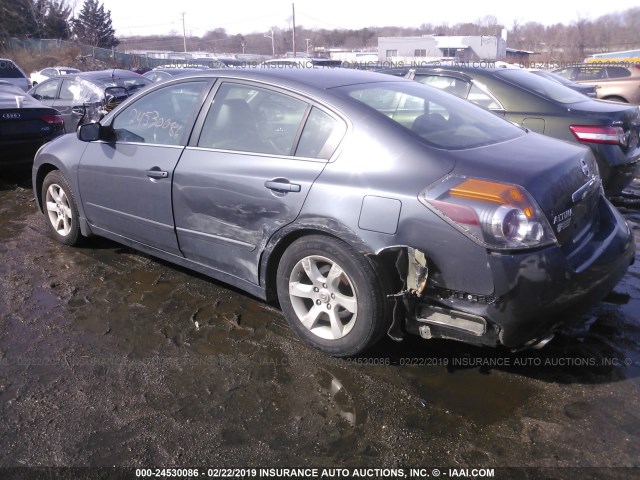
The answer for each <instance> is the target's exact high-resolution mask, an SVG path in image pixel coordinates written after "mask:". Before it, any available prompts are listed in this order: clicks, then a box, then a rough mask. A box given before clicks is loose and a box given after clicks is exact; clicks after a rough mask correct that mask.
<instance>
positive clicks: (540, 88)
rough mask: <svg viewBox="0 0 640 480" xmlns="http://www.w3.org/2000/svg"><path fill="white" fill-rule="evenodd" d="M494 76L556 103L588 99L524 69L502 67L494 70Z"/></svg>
mask: <svg viewBox="0 0 640 480" xmlns="http://www.w3.org/2000/svg"><path fill="white" fill-rule="evenodd" d="M496 76H498V77H499V78H502V79H503V80H506V81H507V82H509V83H511V84H513V85H515V86H517V87H520V88H524V89H525V90H528V91H530V92H532V93H535V94H537V95H540V96H541V97H545V98H548V99H551V100H553V101H555V102H558V103H578V102H586V101H589V98H587V97H585V96H584V95H582V94H581V93H578V92H576V91H575V90H572V89H571V88H569V87H565V86H564V85H560V84H559V83H558V82H554V81H553V80H548V79H546V78H543V77H540V76H538V75H534V74H533V73H531V72H527V71H526V70H518V69H504V70H500V71H499V72H496Z"/></svg>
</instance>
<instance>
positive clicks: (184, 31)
mask: <svg viewBox="0 0 640 480" xmlns="http://www.w3.org/2000/svg"><path fill="white" fill-rule="evenodd" d="M184 14H185V12H182V39H183V40H184V52H185V53H187V30H186V29H185V27H184Z"/></svg>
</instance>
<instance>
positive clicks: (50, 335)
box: [0, 173, 640, 478]
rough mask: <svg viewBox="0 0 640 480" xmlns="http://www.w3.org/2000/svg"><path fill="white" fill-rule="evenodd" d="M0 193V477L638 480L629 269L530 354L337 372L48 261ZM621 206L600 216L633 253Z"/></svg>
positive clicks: (170, 301)
mask: <svg viewBox="0 0 640 480" xmlns="http://www.w3.org/2000/svg"><path fill="white" fill-rule="evenodd" d="M0 182H1V183H0V255H1V258H2V262H1V263H0V401H1V405H2V409H1V412H0V416H1V418H0V438H2V449H0V467H21V466H29V467H37V466H58V467H59V466H74V467H85V466H92V467H96V466H124V467H160V466H162V467H193V466H206V467H244V468H246V467H308V466H315V467H319V468H323V467H326V468H355V467H363V466H376V467H384V468H395V467H427V466H429V467H430V466H446V467H469V468H472V467H476V468H480V467H482V468H485V467H507V466H508V467H552V470H549V472H548V473H547V474H546V475H548V476H547V477H545V478H572V477H573V478H575V475H574V473H575V472H574V471H572V470H568V469H566V468H558V467H607V468H606V469H605V470H600V471H597V475H596V474H595V473H594V474H593V475H595V477H593V478H604V477H609V478H634V474H638V470H637V469H638V468H639V467H640V446H639V445H640V396H639V395H638V394H639V381H638V377H639V374H640V318H639V317H640V314H639V313H638V312H640V262H636V264H635V265H634V266H633V267H631V269H630V270H629V273H628V274H627V275H626V276H625V278H624V279H623V280H622V282H621V283H620V284H619V285H618V286H617V287H616V289H615V291H614V292H613V293H612V294H611V295H609V297H607V299H606V300H605V301H604V302H601V303H600V304H598V305H597V306H596V307H595V308H593V309H592V310H591V311H590V312H589V313H588V314H587V315H585V316H584V317H582V319H581V322H580V323H579V324H577V325H576V326H573V327H567V328H565V329H564V330H562V331H561V332H560V334H559V335H558V336H557V337H556V338H555V339H554V340H553V341H552V342H551V343H550V344H549V345H548V346H547V347H546V348H545V349H543V350H540V351H533V352H531V351H530V352H522V353H518V354H514V353H511V352H508V351H505V350H501V349H481V348H474V347H470V346H467V345H463V344H458V343H454V342H448V341H424V340H421V339H419V338H411V339H409V340H407V341H405V342H404V343H402V344H396V343H393V342H391V341H390V340H388V341H384V342H383V343H382V344H381V345H380V346H379V347H378V348H377V349H376V350H375V351H373V352H369V353H368V354H367V356H366V357H361V358H356V359H352V360H349V361H342V360H335V359H332V358H328V357H325V356H323V355H321V354H319V353H317V352H315V351H312V350H310V349H308V348H306V347H305V346H304V345H303V344H302V343H301V342H300V341H299V340H298V339H297V338H296V337H295V336H294V335H293V333H292V332H290V331H289V329H288V327H287V325H286V322H285V320H284V318H283V317H282V315H281V313H280V312H279V310H278V309H277V308H274V307H273V306H271V305H268V304H265V303H263V302H261V301H258V300H256V299H254V298H252V297H250V296H248V295H246V294H244V293H242V292H239V291H236V290H233V289H230V288H228V287H227V286H225V285H223V284H219V283H216V282H214V281H211V280H209V279H207V278H205V277H201V276H198V275H197V274H194V273H192V272H189V271H187V270H183V269H180V268H177V267H175V266H172V265H169V264H166V263H163V262H161V261H158V260H155V259H153V258H150V257H147V256H145V255H141V254H138V253H136V252H134V251H132V250H130V249H128V248H125V247H121V246H119V245H117V244H114V243H111V242H108V241H104V240H100V239H94V240H92V241H90V242H89V244H88V245H87V247H85V248H79V249H72V248H68V247H64V246H62V245H59V244H57V243H56V242H55V241H54V240H53V239H52V238H51V236H50V235H49V234H48V232H47V229H46V224H45V219H44V217H43V216H42V215H41V214H39V213H38V212H36V211H35V205H34V201H33V197H32V192H31V190H30V185H29V176H28V173H26V174H24V175H20V174H16V175H15V176H13V177H11V178H8V179H4V180H2V181H0ZM634 187H635V188H634V189H633V190H632V191H630V192H629V193H628V194H627V195H626V196H625V198H622V199H618V200H616V205H618V207H619V208H620V209H621V210H622V211H623V212H624V214H625V216H626V218H627V219H628V220H629V222H630V224H631V225H632V227H633V229H634V232H635V234H636V238H637V241H638V242H639V243H640V229H639V228H640V227H639V224H640V210H639V207H640V205H639V199H640V195H637V194H638V193H639V192H640V188H638V187H639V185H638V184H635V185H634ZM637 257H638V256H637V255H636V258H637ZM613 467H635V468H636V469H635V470H633V469H622V468H613ZM572 472H573V473H572ZM583 473H584V472H583ZM0 476H2V475H1V471H0ZM584 477H585V475H583V478H584ZM587 477H588V475H587ZM635 478H638V477H635Z"/></svg>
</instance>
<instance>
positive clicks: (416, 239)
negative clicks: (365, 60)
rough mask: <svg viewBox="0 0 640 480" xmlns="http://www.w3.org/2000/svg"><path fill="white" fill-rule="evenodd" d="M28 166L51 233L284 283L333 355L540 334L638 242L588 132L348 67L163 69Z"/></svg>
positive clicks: (528, 339)
mask: <svg viewBox="0 0 640 480" xmlns="http://www.w3.org/2000/svg"><path fill="white" fill-rule="evenodd" d="M32 179H33V188H34V194H35V198H36V199H37V203H38V206H39V208H40V209H41V210H42V212H43V214H44V215H45V216H46V218H47V222H48V224H49V229H50V232H51V235H52V236H53V237H54V238H56V239H57V240H58V241H60V242H62V243H64V244H66V245H76V244H78V243H79V242H80V241H81V240H82V239H83V237H87V236H91V235H98V236H102V237H107V238H110V239H112V240H115V241H117V242H120V243H123V244H126V245H129V246H131V247H133V248H136V249H138V250H141V251H143V252H146V253H148V254H151V255H154V256H157V257H160V258H163V259H165V260H167V261H170V262H173V263H175V264H178V265H182V266H184V267H188V268H191V269H193V270H196V271H198V272H201V273H204V274H206V275H209V276H211V277H213V278H216V279H219V280H222V281H225V282H227V283H229V284H231V285H234V286H236V287H238V288H241V289H243V290H246V291H247V292H250V293H252V294H254V295H256V296H258V297H260V298H262V299H266V300H270V301H271V300H273V301H275V299H278V302H279V304H280V307H281V308H282V311H283V313H284V316H285V317H286V319H287V320H288V322H289V324H290V325H291V328H292V329H293V330H294V331H295V332H296V333H297V334H298V335H299V336H300V337H301V338H302V339H303V340H304V341H305V342H307V343H308V344H309V345H312V346H314V347H316V348H318V349H320V350H322V351H324V352H327V353H329V354H332V355H355V354H358V353H360V352H362V351H364V350H366V349H367V348H368V347H370V346H372V345H373V344H374V343H375V342H376V341H377V340H378V339H379V338H380V337H381V336H383V335H384V334H385V333H387V332H389V334H390V335H391V336H392V337H393V338H395V339H398V338H400V337H401V336H402V332H403V331H404V332H407V333H413V334H417V335H420V336H422V337H423V338H425V339H431V338H449V339H457V340H461V341H465V342H469V343H473V344H478V345H493V346H495V345H504V346H506V347H509V348H519V347H527V346H533V345H536V344H537V345H543V344H544V343H546V342H547V341H548V340H549V339H550V336H549V331H550V330H552V329H553V327H554V326H555V325H556V324H557V322H559V321H561V320H563V319H564V315H565V311H566V310H567V309H572V310H573V309H574V307H580V308H584V307H585V306H587V305H589V304H591V303H592V302H595V301H597V300H598V299H600V298H602V297H603V296H604V295H606V294H607V293H608V292H609V291H610V290H611V289H612V288H613V286H614V285H615V284H616V283H617V282H618V281H619V280H620V279H621V278H622V276H623V275H624V274H625V272H626V271H627V268H628V266H629V264H630V262H631V261H632V259H633V258H634V254H635V245H634V241H633V235H632V234H631V231H630V229H629V227H628V225H627V224H626V223H625V221H624V219H623V218H622V217H621V215H620V213H619V212H618V211H617V210H616V209H615V207H613V206H612V205H611V204H610V203H609V202H608V201H607V200H606V199H605V198H604V197H603V194H602V189H601V183H600V177H599V175H598V169H597V166H596V163H595V159H594V157H593V154H592V153H591V150H589V149H588V148H585V147H583V146H580V145H576V144H572V143H569V142H562V141H559V140H556V139H553V138H550V137H545V136H543V135H538V134H536V133H533V132H529V131H527V130H525V129H523V128H520V127H518V126H516V125H513V124H512V123H511V122H508V121H505V120H504V119H502V118H500V117H498V116H497V115H493V114H492V113H490V112H487V111H486V110H483V109H482V108H478V107H476V106H475V105H472V104H471V103H469V102H467V101H464V100H461V99H459V98H456V97H455V96H453V95H449V94H446V93H444V92H441V91H439V90H437V89H434V88H429V87H426V86H424V85H420V84H419V83H416V82H412V81H408V80H405V79H401V78H400V79H396V78H393V77H389V76H388V75H381V74H375V73H371V72H364V71H356V70H351V69H343V68H336V69H331V68H326V69H309V68H301V69H297V68H291V69H290V68H253V69H224V70H223V69H220V70H212V71H203V72H198V73H194V74H189V75H186V76H182V75H181V76H179V77H175V78H173V79H170V80H168V81H165V82H161V83H157V84H154V85H153V86H152V87H150V88H148V89H146V90H144V91H142V92H140V93H138V94H137V95H135V96H133V97H131V98H129V99H128V100H127V101H126V102H125V103H123V104H122V105H120V106H119V107H118V108H117V109H115V110H114V111H112V112H111V113H110V114H109V115H107V116H106V117H105V118H103V119H102V120H101V121H100V122H98V123H92V124H88V125H81V126H80V127H79V128H78V131H77V133H76V134H75V135H74V134H69V135H64V136H63V137H61V138H59V139H56V140H55V141H53V142H51V143H49V144H47V145H46V146H45V147H43V149H42V150H40V152H39V153H38V155H37V157H36V159H35V160H34V168H33V175H32ZM46 250H47V248H46V247H44V248H43V251H44V252H45V253H44V254H45V255H46Z"/></svg>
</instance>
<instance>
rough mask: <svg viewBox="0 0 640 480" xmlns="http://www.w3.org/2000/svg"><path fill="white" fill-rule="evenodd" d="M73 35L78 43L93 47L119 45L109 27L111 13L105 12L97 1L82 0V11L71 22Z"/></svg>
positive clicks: (112, 30) (111, 28)
mask: <svg viewBox="0 0 640 480" xmlns="http://www.w3.org/2000/svg"><path fill="white" fill-rule="evenodd" d="M73 34H74V35H75V37H76V39H77V40H78V41H79V42H81V43H85V44H87V45H93V46H94V47H102V48H111V47H115V46H117V45H118V44H119V43H120V41H119V40H118V39H117V38H116V36H115V30H114V29H113V27H112V25H111V11H110V10H107V11H106V12H105V10H104V6H103V5H102V4H101V3H98V0H84V4H83V5H82V11H81V12H80V14H79V15H78V18H75V19H74V20H73Z"/></svg>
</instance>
